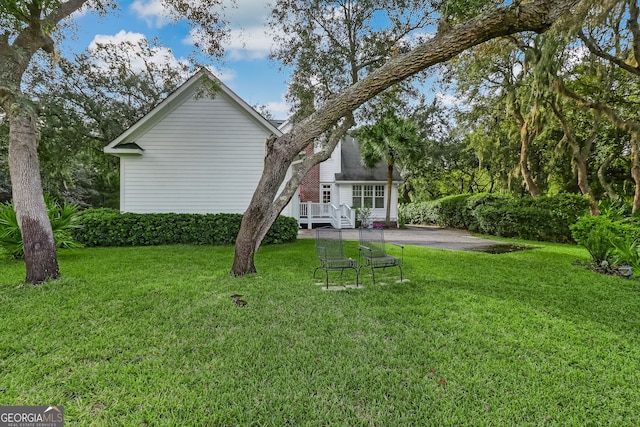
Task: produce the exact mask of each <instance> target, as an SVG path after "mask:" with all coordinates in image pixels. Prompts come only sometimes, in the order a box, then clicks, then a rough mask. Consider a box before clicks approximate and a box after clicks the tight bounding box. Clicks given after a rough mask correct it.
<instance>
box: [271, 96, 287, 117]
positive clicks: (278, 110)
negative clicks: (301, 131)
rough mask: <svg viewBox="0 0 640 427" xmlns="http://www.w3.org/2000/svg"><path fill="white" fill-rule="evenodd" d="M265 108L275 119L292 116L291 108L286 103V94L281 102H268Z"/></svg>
mask: <svg viewBox="0 0 640 427" xmlns="http://www.w3.org/2000/svg"><path fill="white" fill-rule="evenodd" d="M265 107H266V108H267V110H269V112H271V116H272V117H275V118H281V117H289V114H291V113H290V110H291V107H290V105H289V104H287V101H285V97H284V94H283V95H282V96H281V97H280V101H271V102H267V105H266V106H265Z"/></svg>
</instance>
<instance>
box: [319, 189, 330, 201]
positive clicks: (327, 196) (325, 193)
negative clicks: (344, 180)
mask: <svg viewBox="0 0 640 427" xmlns="http://www.w3.org/2000/svg"><path fill="white" fill-rule="evenodd" d="M320 194H321V198H322V203H331V184H322V186H320Z"/></svg>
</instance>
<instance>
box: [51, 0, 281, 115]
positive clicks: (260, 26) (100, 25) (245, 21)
mask: <svg viewBox="0 0 640 427" xmlns="http://www.w3.org/2000/svg"><path fill="white" fill-rule="evenodd" d="M224 1H225V3H228V4H230V3H231V2H229V1H228V0H224ZM236 5H237V7H226V8H225V11H224V16H225V18H226V19H227V20H228V21H229V23H230V25H229V27H230V30H231V37H230V41H229V43H227V44H226V45H225V46H224V47H225V55H224V58H223V59H222V61H217V62H214V63H213V65H212V66H211V67H210V68H211V70H212V71H213V72H214V74H215V75H216V76H217V77H218V78H220V79H221V80H222V81H223V82H224V83H225V84H226V85H227V86H229V87H230V88H231V90H233V91H234V92H236V93H237V94H238V95H239V96H240V97H241V98H242V99H244V100H245V101H246V102H247V103H248V104H249V105H252V106H266V107H267V110H268V111H270V113H271V115H272V116H273V117H274V118H279V119H284V118H287V117H288V115H289V107H288V106H287V104H286V102H285V101H284V96H285V93H286V92H287V81H288V78H289V74H288V72H287V71H286V70H285V71H283V70H280V67H279V64H277V63H276V62H273V61H271V60H269V59H268V55H269V50H270V48H271V44H272V40H271V39H270V37H269V36H268V35H267V32H266V31H267V26H266V20H267V17H268V13H269V9H268V6H267V5H268V3H267V2H266V1H264V0H236ZM118 6H119V10H118V11H117V12H115V13H110V14H109V15H107V16H105V17H98V16H97V14H95V13H92V12H84V13H77V14H76V15H75V17H74V18H75V23H76V24H77V31H76V34H75V36H74V37H69V38H68V39H67V40H65V41H64V42H63V43H62V45H61V46H60V48H61V51H62V53H63V55H64V54H67V53H71V52H74V53H79V52H81V51H83V50H84V49H86V48H87V47H89V46H90V45H91V43H94V42H103V43H104V42H108V41H110V40H114V41H120V40H132V41H136V40H139V39H140V38H142V37H146V38H147V40H152V39H154V38H158V39H159V40H160V42H161V43H162V44H163V45H165V46H167V47H170V48H171V51H172V54H173V56H174V57H175V59H176V60H187V59H188V56H189V54H191V53H193V52H194V46H193V42H192V36H191V34H190V27H189V26H188V25H187V24H186V23H184V22H183V23H178V24H174V23H172V22H171V21H170V20H169V19H167V18H166V17H165V15H163V9H162V6H161V4H160V1H159V0H126V1H118Z"/></svg>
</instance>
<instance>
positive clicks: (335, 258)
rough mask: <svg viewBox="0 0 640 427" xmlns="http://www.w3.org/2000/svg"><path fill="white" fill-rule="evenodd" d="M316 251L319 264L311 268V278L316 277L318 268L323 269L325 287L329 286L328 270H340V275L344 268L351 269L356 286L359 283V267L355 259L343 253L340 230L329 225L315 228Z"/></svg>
mask: <svg viewBox="0 0 640 427" xmlns="http://www.w3.org/2000/svg"><path fill="white" fill-rule="evenodd" d="M316 252H317V255H318V259H319V260H320V265H319V266H318V267H316V269H315V270H313V278H314V279H315V278H316V272H317V271H318V270H323V271H324V274H325V285H326V286H327V289H328V288H329V271H331V270H340V276H341V277H342V274H343V273H344V270H346V269H348V268H349V269H353V270H354V271H355V273H356V286H358V285H359V283H358V277H359V274H360V269H359V268H358V263H357V262H356V260H354V259H351V258H347V257H346V256H345V255H344V245H343V243H342V230H340V229H335V228H331V227H323V228H318V229H316Z"/></svg>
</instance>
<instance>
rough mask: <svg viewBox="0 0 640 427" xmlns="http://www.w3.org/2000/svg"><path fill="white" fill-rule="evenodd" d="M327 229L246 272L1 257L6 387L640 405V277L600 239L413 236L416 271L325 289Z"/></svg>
mask: <svg viewBox="0 0 640 427" xmlns="http://www.w3.org/2000/svg"><path fill="white" fill-rule="evenodd" d="M519 243H521V242H519ZM529 243H530V242H529ZM313 244H314V242H313V241H310V240H301V241H298V242H296V243H292V244H286V245H278V246H269V247H263V248H262V249H261V250H260V252H259V254H258V256H257V258H256V264H257V267H258V270H259V272H260V273H259V274H258V275H255V276H252V277H244V278H232V277H230V276H229V274H228V272H229V269H230V266H231V262H232V257H233V249H232V248H229V247H222V248H220V247H190V246H167V247H145V248H117V249H112V248H97V249H95V248H94V249H81V250H75V251H73V252H65V251H63V252H61V254H60V256H59V260H60V265H61V270H62V274H63V278H62V279H60V280H58V281H56V282H51V283H46V284H44V285H42V286H39V287H31V286H27V285H23V284H21V282H22V280H23V278H24V265H23V264H22V263H21V262H18V261H13V260H9V259H4V260H0V306H1V307H2V309H1V311H0V325H2V326H1V327H0V402H2V404H3V405H48V404H57V405H62V406H64V407H65V416H66V421H67V424H66V425H69V426H92V425H95V426H120V425H124V426H134V425H135V426H144V425H153V426H175V425H184V426H191V425H193V426H196V425H198V426H205V425H211V426H218V425H269V426H271V425H273V426H281V425H363V426H365V425H384V426H387V425H434V426H444V425H456V426H458V425H473V426H482V425H520V426H522V425H524V426H526V425H531V426H534V425H562V426H567V425H576V426H583V425H604V424H606V425H638V424H639V423H640V343H639V341H638V332H639V331H640V283H639V282H638V281H635V280H624V279H620V278H616V277H606V276H600V275H598V274H596V273H593V272H591V271H588V270H586V269H583V268H581V267H579V266H576V265H574V262H575V261H576V260H586V259H588V254H587V252H586V251H584V250H581V249H579V248H576V247H572V246H567V245H551V244H537V245H538V246H540V248H539V249H536V250H527V251H521V252H513V253H508V254H500V255H493V254H485V253H477V252H455V251H446V250H437V249H429V248H419V247H407V249H406V251H405V263H406V269H405V271H406V277H408V278H409V279H410V282H408V283H403V284H395V283H392V280H393V278H394V277H392V276H393V275H395V274H396V271H397V269H396V271H393V270H389V271H388V272H387V273H385V274H386V275H387V276H388V277H387V280H386V281H387V283H390V284H389V285H386V286H382V285H378V284H376V285H371V278H370V276H369V275H367V274H366V273H363V279H364V282H365V288H364V289H361V290H347V291H341V292H325V291H322V290H321V287H320V286H316V285H314V281H313V280H312V279H311V273H312V271H313V268H314V267H315V266H316V261H315V255H314V249H313ZM348 250H350V251H352V253H353V251H355V245H354V244H351V243H350V245H349V247H348ZM348 274H349V273H348V272H346V273H345V280H347V281H351V280H352V277H348V276H347V275H348ZM332 280H333V281H340V280H341V279H340V278H339V277H338V276H337V275H334V276H332ZM233 293H239V294H242V295H243V297H242V298H243V299H244V300H245V301H247V303H248V305H247V306H246V307H242V308H239V307H236V306H235V305H234V304H233V301H232V300H231V298H230V296H231V294H233Z"/></svg>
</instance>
